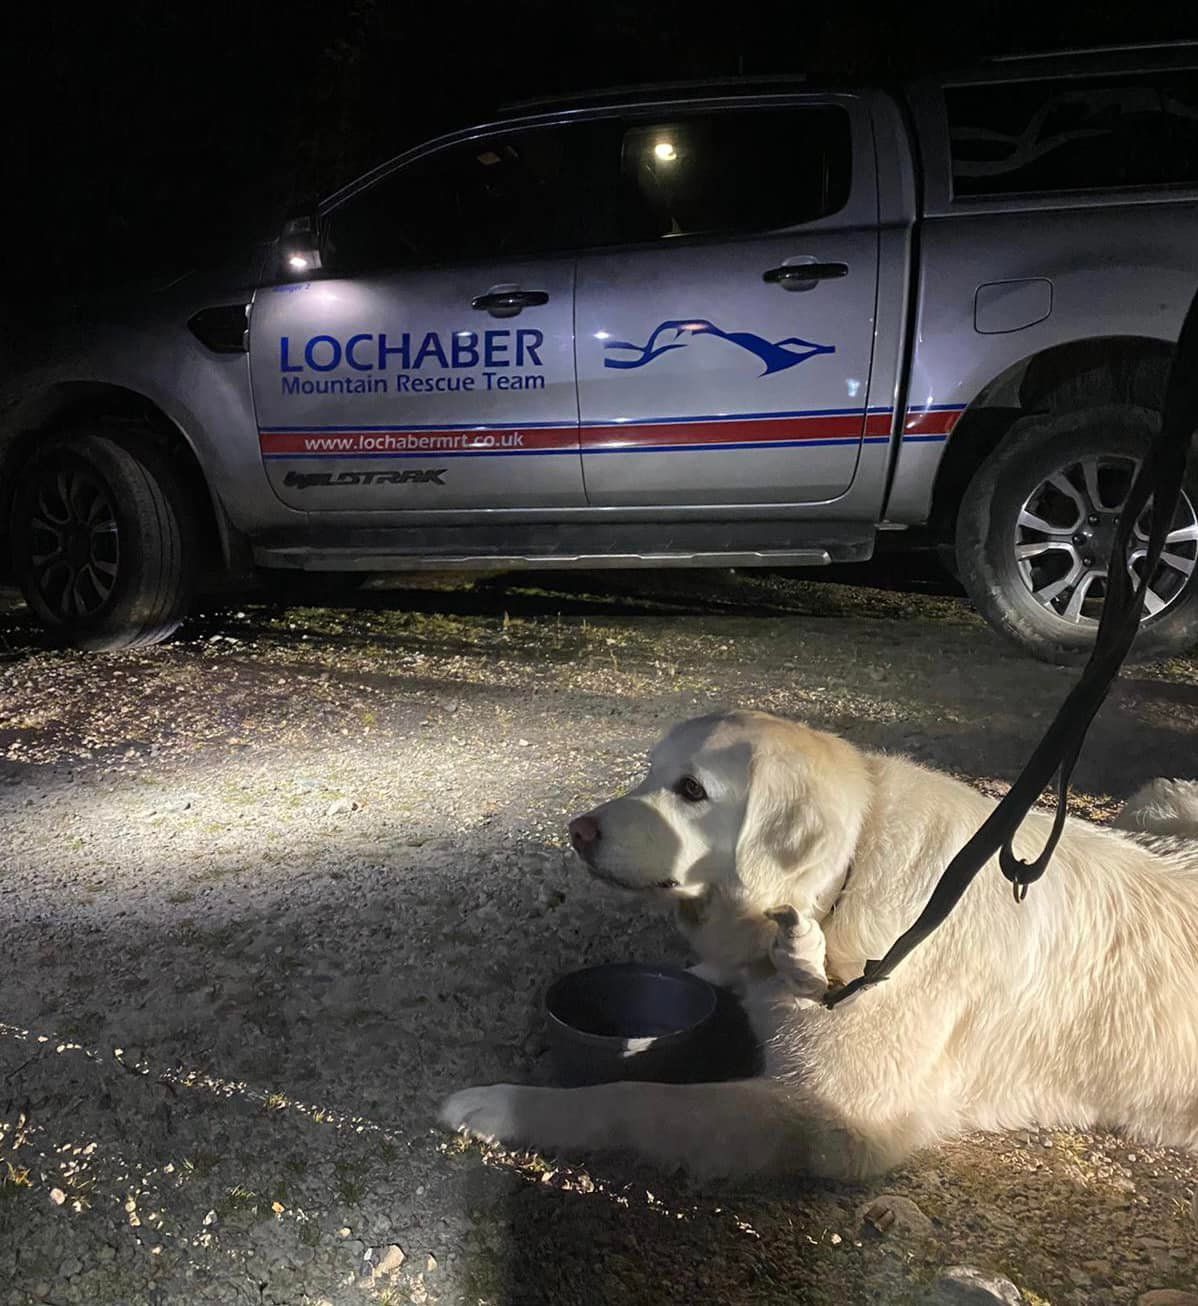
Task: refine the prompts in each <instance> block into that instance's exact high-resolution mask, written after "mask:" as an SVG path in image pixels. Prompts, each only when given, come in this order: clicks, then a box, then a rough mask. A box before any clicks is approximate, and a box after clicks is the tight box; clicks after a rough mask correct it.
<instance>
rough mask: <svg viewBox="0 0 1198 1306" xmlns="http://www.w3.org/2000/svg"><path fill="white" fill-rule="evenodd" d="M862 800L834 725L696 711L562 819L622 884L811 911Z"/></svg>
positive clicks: (584, 850) (849, 754) (852, 839)
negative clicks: (822, 727) (643, 769)
mask: <svg viewBox="0 0 1198 1306" xmlns="http://www.w3.org/2000/svg"><path fill="white" fill-rule="evenodd" d="M868 802H869V780H868V773H867V770H866V764H865V758H864V756H863V755H862V754H861V753H860V752H858V750H857V749H855V748H854V747H852V745H850V744H847V743H845V742H844V741H843V740H841V739H837V738H836V737H835V736H833V735H827V734H823V733H821V732H820V731H816V730H811V729H808V728H807V727H806V726H802V725H799V724H798V723H797V722H794V721H787V720H784V719H782V718H781V717H775V716H770V715H769V714H767V713H764V712H730V713H727V714H723V715H718V716H706V717H698V718H696V719H695V720H693V721H686V722H684V723H683V724H682V725H679V726H676V727H675V728H674V729H673V730H671V731H670V733H669V734H668V735H666V737H665V738H664V739H663V740H662V741H661V742H660V743H659V744H658V745H657V747H656V748H655V749H654V750H653V754H652V757H651V759H650V763H649V774H648V775H647V776H646V777H645V779H644V780H643V781H642V782H641V783H640V784H639V785H637V787H636V788H635V789H633V790H632V791H631V792H630V793H628V794H625V795H624V796H623V797H622V798H616V799H613V800H612V801H611V802H608V803H604V804H602V806H600V807H596V808H595V809H594V810H593V811H590V812H587V813H586V814H585V815H584V816H579V817H576V818H575V819H574V820H573V821H571V822H570V838H571V842H572V843H573V845H574V849H575V851H576V852H577V853H578V854H579V856H580V857H581V858H582V859H583V861H584V862H585V863H586V864H587V866H588V867H589V868H590V870H591V871H592V872H593V873H594V874H595V875H596V876H598V877H599V878H600V879H603V880H606V881H608V882H610V883H612V884H617V885H620V886H621V887H623V888H626V889H641V890H646V889H649V890H653V889H655V890H660V891H661V892H663V893H668V894H671V895H673V896H675V897H678V898H683V899H685V898H699V897H702V896H703V895H704V894H706V893H707V892H708V891H710V890H718V891H721V892H723V893H725V894H728V895H730V896H734V897H737V898H739V899H741V900H742V901H743V902H745V903H747V904H755V905H757V906H758V907H759V908H762V909H764V908H768V907H771V906H774V905H775V904H778V903H789V904H791V905H792V906H794V907H795V908H797V909H798V910H799V911H800V912H809V913H812V914H815V915H816V916H822V915H823V914H824V913H826V912H827V911H828V909H829V908H830V907H831V905H832V901H833V900H834V899H835V896H836V894H837V893H838V892H839V889H840V886H841V884H842V883H843V882H844V876H845V872H846V869H847V867H848V863H849V860H850V858H851V857H852V851H853V848H854V846H855V844H856V842H857V837H858V834H859V833H860V829H861V824H862V821H863V820H864V817H865V812H866V808H867V806H868Z"/></svg>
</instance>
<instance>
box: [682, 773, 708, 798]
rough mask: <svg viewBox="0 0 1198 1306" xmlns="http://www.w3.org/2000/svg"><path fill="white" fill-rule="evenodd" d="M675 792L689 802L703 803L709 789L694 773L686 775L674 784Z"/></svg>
mask: <svg viewBox="0 0 1198 1306" xmlns="http://www.w3.org/2000/svg"><path fill="white" fill-rule="evenodd" d="M674 792H675V793H676V794H677V795H678V797H679V798H682V799H684V800H685V801H686V802H688V803H701V802H702V801H703V800H704V799H705V798H706V797H707V790H706V789H704V788H703V786H702V785H701V784H700V783H699V782H698V780H696V779H695V777H694V776H693V775H684V776H683V777H682V779H681V780H679V781H678V783H677V784H676V785H675V786H674Z"/></svg>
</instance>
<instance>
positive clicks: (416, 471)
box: [283, 467, 448, 490]
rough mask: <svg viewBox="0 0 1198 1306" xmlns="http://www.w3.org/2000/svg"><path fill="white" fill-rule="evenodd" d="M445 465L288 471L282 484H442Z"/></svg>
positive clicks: (308, 486)
mask: <svg viewBox="0 0 1198 1306" xmlns="http://www.w3.org/2000/svg"><path fill="white" fill-rule="evenodd" d="M447 470H448V469H447V468H445V467H405V468H404V469H403V471H401V472H288V473H287V475H286V476H285V477H284V478H283V484H284V485H287V486H291V487H293V488H294V489H297V490H310V489H312V488H313V487H316V486H318V487H320V488H321V489H335V488H337V487H338V486H350V485H444V484H445V482H444V481H443V480H442V479H441V477H442V476H444V475H445V473H446V471H447Z"/></svg>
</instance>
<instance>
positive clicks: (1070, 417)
mask: <svg viewBox="0 0 1198 1306" xmlns="http://www.w3.org/2000/svg"><path fill="white" fill-rule="evenodd" d="M1158 427H1159V418H1158V416H1157V415H1156V414H1155V413H1152V412H1150V411H1148V410H1147V409H1144V408H1132V407H1127V406H1123V405H1119V406H1110V407H1104V408H1090V409H1084V410H1082V411H1079V412H1070V413H1055V414H1049V415H1046V416H1042V417H1025V418H1022V419H1021V420H1020V421H1018V422H1016V423H1015V425H1014V426H1013V427H1012V428H1011V430H1010V431H1009V433H1008V434H1007V436H1006V438H1005V439H1004V440H1003V442H1002V443H1001V444H1000V445H999V446H998V448H997V449H995V450H994V452H993V453H992V454H991V455H990V456H989V457H988V458H987V459H986V461H985V462H984V463H983V464H982V465H981V467H980V468H979V469H978V470H977V472H976V473H975V474H974V477H973V480H972V481H970V483H969V487H968V489H967V490H966V491H965V495H964V498H963V499H962V501H961V508H960V512H959V514H958V517H957V536H956V555H957V567H958V569H959V571H960V576H961V581H962V584H964V586H965V589H966V591H967V592H968V594H969V597H970V598H971V599H972V600H973V603H974V606H975V607H976V608H977V610H978V611H979V612H980V613H981V614H982V616H984V617H985V618H986V620H987V621H989V622H990V624H991V625H992V626H994V627H995V629H996V630H999V631H1001V632H1002V634H1004V635H1006V636H1007V637H1008V638H1009V639H1011V640H1013V641H1014V642H1015V643H1016V644H1018V645H1019V646H1020V647H1021V648H1022V649H1024V650H1026V651H1027V652H1029V653H1031V654H1032V655H1033V657H1037V658H1040V659H1041V660H1042V661H1045V662H1055V663H1057V664H1059V665H1074V664H1078V663H1081V662H1084V661H1085V659H1086V657H1087V656H1088V655H1089V651H1090V648H1091V646H1092V645H1093V642H1094V636H1095V634H1096V633H1097V630H1098V617H1099V614H1100V613H1101V611H1102V601H1103V595H1104V593H1105V591H1106V577H1107V564H1108V559H1109V556H1110V551H1111V547H1112V543H1113V541H1114V533H1115V526H1116V523H1117V521H1118V517H1119V512H1120V509H1121V508H1122V506H1123V504H1124V502H1125V500H1126V498H1127V492H1128V490H1129V489H1130V487H1131V482H1132V478H1133V477H1134V475H1135V472H1136V469H1137V468H1138V467H1139V464H1140V460H1141V459H1142V457H1143V455H1144V452H1145V450H1146V449H1147V447H1148V445H1149V442H1150V441H1151V439H1152V437H1153V435H1154V434H1155V433H1156V431H1157V429H1158ZM1196 504H1198V483H1196V482H1195V477H1194V474H1193V472H1192V471H1191V472H1190V473H1188V474H1187V478H1186V483H1185V486H1184V488H1183V493H1182V497H1181V501H1180V502H1179V504H1178V507H1177V514H1176V516H1175V517H1174V520H1173V522H1172V525H1171V528H1170V531H1169V535H1168V539H1167V543H1166V546H1165V552H1164V554H1163V556H1162V558H1161V562H1160V564H1159V566H1158V567H1157V569H1156V573H1155V574H1154V575H1153V577H1152V581H1151V583H1150V585H1149V589H1148V592H1147V599H1146V602H1145V606H1144V615H1143V617H1142V620H1141V625H1140V633H1139V635H1138V636H1137V638H1136V642H1135V645H1134V646H1133V649H1132V655H1133V656H1134V657H1136V658H1139V659H1143V658H1146V657H1157V656H1162V655H1166V654H1170V653H1176V652H1179V651H1181V650H1183V649H1188V648H1191V647H1193V646H1194V644H1196V643H1198V585H1196V584H1194V583H1192V578H1193V575H1194V570H1195V563H1196V562H1198V512H1196V511H1195V505H1196ZM1145 524H1146V523H1145V522H1144V521H1141V522H1139V523H1137V525H1136V528H1135V533H1134V537H1133V540H1132V546H1131V549H1130V552H1129V556H1128V562H1127V565H1128V567H1129V568H1130V570H1131V572H1132V574H1133V576H1134V577H1135V579H1136V580H1137V581H1138V580H1139V577H1140V573H1141V571H1142V569H1143V558H1144V553H1145V549H1146V545H1147V535H1146V533H1145V531H1144V529H1143V527H1144V525H1145Z"/></svg>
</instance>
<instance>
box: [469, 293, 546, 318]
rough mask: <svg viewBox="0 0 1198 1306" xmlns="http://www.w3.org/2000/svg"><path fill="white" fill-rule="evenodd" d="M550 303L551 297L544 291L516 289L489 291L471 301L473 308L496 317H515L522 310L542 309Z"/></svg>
mask: <svg viewBox="0 0 1198 1306" xmlns="http://www.w3.org/2000/svg"><path fill="white" fill-rule="evenodd" d="M548 303H549V295H548V292H547V291H544V290H520V289H518V288H516V287H510V288H509V287H504V288H503V289H496V290H488V291H487V293H486V294H485V295H475V297H474V298H473V299H472V300H471V301H470V307H471V308H477V309H481V310H482V311H483V312H485V313H493V314H494V315H495V316H496V317H515V315H516V314H517V313H519V312H520V311H521V309H525V308H540V306H541V305H542V304H548Z"/></svg>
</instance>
